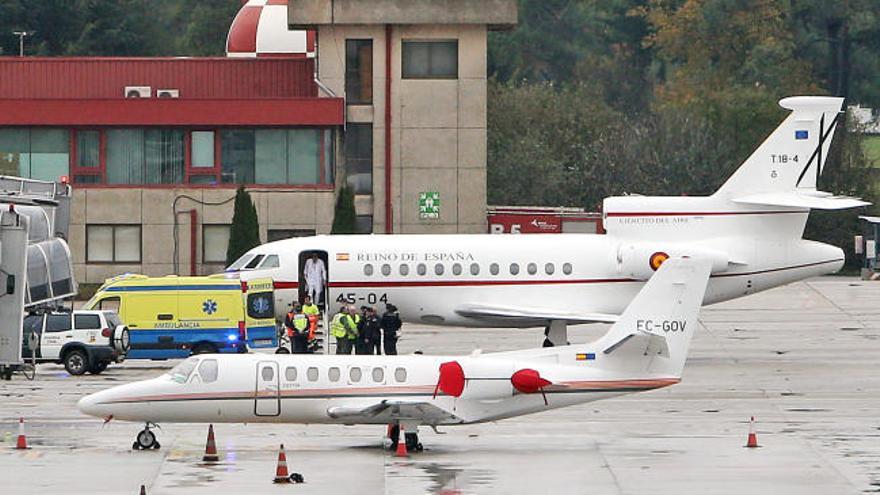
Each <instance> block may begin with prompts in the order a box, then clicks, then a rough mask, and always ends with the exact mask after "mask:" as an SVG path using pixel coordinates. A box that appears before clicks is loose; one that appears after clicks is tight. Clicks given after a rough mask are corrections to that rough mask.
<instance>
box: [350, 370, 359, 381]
mask: <svg viewBox="0 0 880 495" xmlns="http://www.w3.org/2000/svg"><path fill="white" fill-rule="evenodd" d="M361 375H362V373H361V369H360V368H352V369H350V370H348V377H349V378H351V381H353V382H359V381H361Z"/></svg>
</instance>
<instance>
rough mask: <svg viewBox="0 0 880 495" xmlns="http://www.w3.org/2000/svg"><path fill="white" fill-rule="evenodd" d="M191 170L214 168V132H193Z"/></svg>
mask: <svg viewBox="0 0 880 495" xmlns="http://www.w3.org/2000/svg"><path fill="white" fill-rule="evenodd" d="M191 136H192V152H191V155H190V159H191V161H192V168H214V131H193V132H192V134H191Z"/></svg>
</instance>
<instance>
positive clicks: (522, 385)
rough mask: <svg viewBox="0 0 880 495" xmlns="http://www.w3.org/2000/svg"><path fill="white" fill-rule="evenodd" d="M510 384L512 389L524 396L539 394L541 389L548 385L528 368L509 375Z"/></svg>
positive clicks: (538, 374)
mask: <svg viewBox="0 0 880 495" xmlns="http://www.w3.org/2000/svg"><path fill="white" fill-rule="evenodd" d="M510 383H511V385H513V388H515V389H517V390H518V391H520V392H522V393H524V394H534V393H537V392H540V391H541V389H542V388H544V387H546V386H547V385H550V382H549V381H547V380H545V379H544V378H541V374H540V373H538V372H537V371H536V370H533V369H529V368H525V369H521V370H519V371H517V372H516V373H514V374H513V375H511V377H510Z"/></svg>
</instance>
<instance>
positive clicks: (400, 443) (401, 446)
mask: <svg viewBox="0 0 880 495" xmlns="http://www.w3.org/2000/svg"><path fill="white" fill-rule="evenodd" d="M395 455H396V456H397V457H407V456H408V455H409V454H408V453H407V451H406V433H405V432H404V431H403V425H400V435H399V436H398V437H397V453H396V454H395Z"/></svg>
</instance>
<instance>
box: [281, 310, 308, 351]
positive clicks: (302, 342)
mask: <svg viewBox="0 0 880 495" xmlns="http://www.w3.org/2000/svg"><path fill="white" fill-rule="evenodd" d="M284 326H286V327H287V335H289V336H290V346H291V347H292V348H293V349H292V352H293V353H294V354H305V353H306V352H307V348H308V342H309V337H308V333H309V320H308V318H307V317H306V315H305V314H304V313H303V311H302V306H300V305H299V304H298V303H297V304H294V305H293V310H292V311H291V312H289V313H287V316H286V317H285V318H284Z"/></svg>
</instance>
